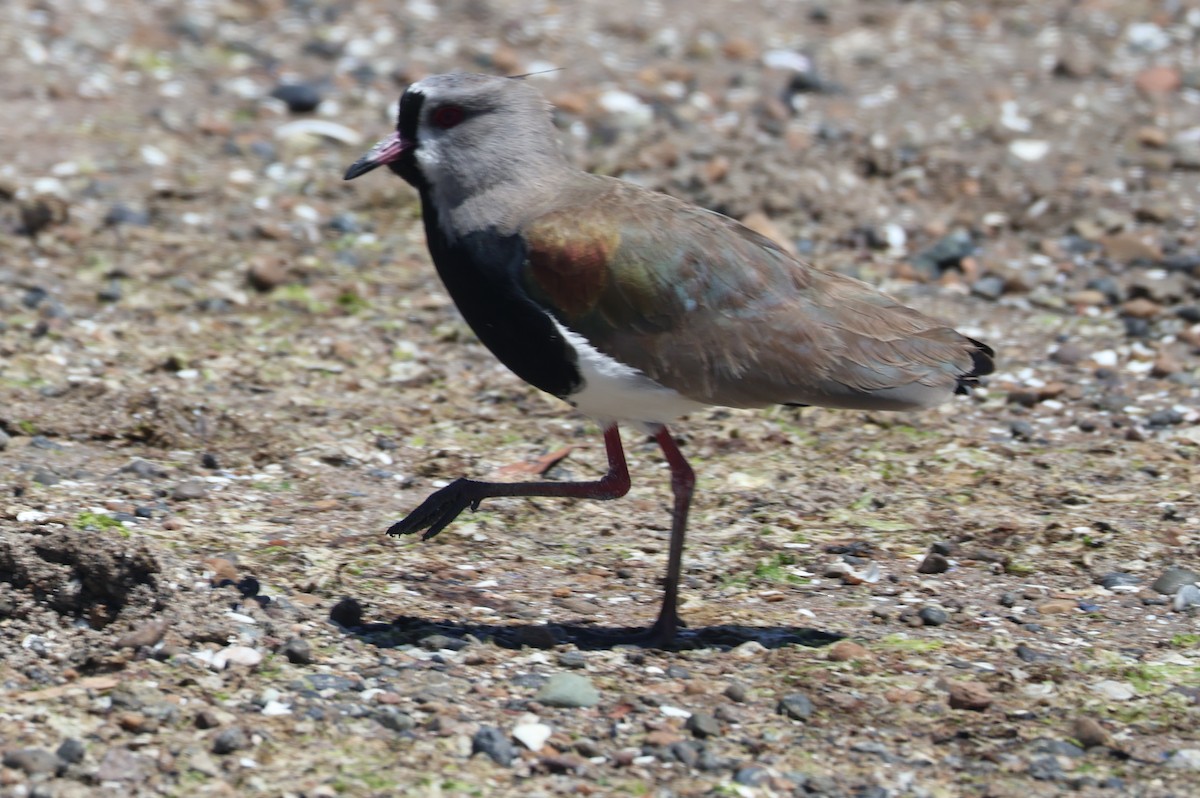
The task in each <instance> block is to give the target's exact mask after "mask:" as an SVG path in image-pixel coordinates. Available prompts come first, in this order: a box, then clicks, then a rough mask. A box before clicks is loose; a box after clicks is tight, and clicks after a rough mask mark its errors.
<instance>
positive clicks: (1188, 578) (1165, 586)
mask: <svg viewBox="0 0 1200 798" xmlns="http://www.w3.org/2000/svg"><path fill="white" fill-rule="evenodd" d="M1197 581H1200V574H1197V573H1196V572H1195V571H1193V570H1191V569H1189V568H1183V567H1181V566H1178V565H1172V566H1170V567H1169V568H1167V569H1166V570H1165V571H1163V572H1162V575H1161V576H1159V577H1158V579H1155V580H1154V584H1153V585H1151V586H1150V588H1151V589H1152V590H1154V591H1155V592H1157V593H1162V594H1163V595H1164V596H1172V595H1174V594H1175V593H1177V592H1178V591H1179V588H1181V587H1183V586H1184V585H1194V584H1195V583H1196V582H1197Z"/></svg>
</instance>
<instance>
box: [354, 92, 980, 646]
mask: <svg viewBox="0 0 1200 798" xmlns="http://www.w3.org/2000/svg"><path fill="white" fill-rule="evenodd" d="M383 165H387V166H388V168H390V169H391V170H392V171H393V172H395V173H396V174H398V175H399V176H400V177H402V178H404V179H405V180H406V181H408V182H409V183H411V184H412V185H413V186H414V187H415V188H416V189H417V191H418V192H419V193H420V197H421V207H422V212H423V217H424V221H425V235H426V238H427V240H428V244H429V252H430V255H431V256H432V257H433V263H434V266H435V267H436V268H437V271H438V274H439V275H440V276H441V279H442V282H443V283H445V285H446V289H447V290H448V291H449V293H450V296H451V297H452V298H453V299H454V302H455V304H456V305H458V309H459V310H460V311H461V312H462V315H463V317H464V318H465V319H466V321H467V324H469V325H470V326H471V329H472V330H474V331H475V334H476V335H477V336H479V339H480V340H481V341H482V342H483V344H484V345H485V346H487V348H488V349H490V350H491V351H492V354H494V355H495V356H496V357H498V358H499V359H500V360H501V362H503V363H504V365H506V366H508V368H509V369H511V370H512V371H513V372H515V373H516V375H517V376H518V377H520V378H521V379H523V380H525V381H526V382H528V383H531V384H532V385H534V386H536V387H538V388H540V389H542V390H543V391H546V392H547V393H551V394H554V395H555V396H557V397H559V398H561V399H563V400H565V401H567V402H569V403H570V404H571V405H573V406H574V407H576V408H578V409H579V410H580V411H581V412H583V413H586V414H587V415H589V416H591V417H592V418H594V419H595V420H597V421H598V422H599V423H600V425H601V426H602V427H603V429H604V443H605V446H606V448H607V452H608V473H607V474H605V475H604V477H603V478H601V479H599V480H597V481H595V482H530V483H519V484H509V483H494V482H478V481H475V480H469V479H458V480H456V481H455V482H453V483H451V484H450V485H447V486H446V487H444V488H442V489H440V490H438V491H437V492H435V493H434V494H433V495H431V496H430V497H429V498H428V499H426V500H425V501H424V503H422V504H421V506H420V507H418V508H417V509H416V510H414V511H413V512H412V513H410V514H409V516H408V517H407V518H405V519H404V520H402V521H399V522H398V523H396V524H394V525H393V526H392V527H391V529H389V530H388V534H391V535H407V534H411V533H414V532H419V531H421V530H424V535H423V538H424V539H426V540H427V539H429V538H431V537H433V536H434V535H436V534H437V533H438V532H440V531H442V530H443V529H444V528H445V527H446V525H447V524H449V523H450V522H451V521H453V520H454V519H455V518H456V517H458V515H459V513H461V512H462V511H463V510H465V509H466V508H468V507H470V508H472V509H474V508H476V507H478V506H479V503H480V502H481V501H483V500H484V499H487V498H491V497H493V496H570V497H575V498H587V499H615V498H618V497H620V496H623V495H625V493H626V492H627V491H628V490H629V471H628V469H627V467H626V465H625V454H624V451H623V450H622V448H621V437H620V434H619V433H618V431H617V424H618V423H619V422H622V421H625V422H631V423H633V424H636V425H639V426H641V427H643V428H645V429H647V430H649V431H650V432H652V434H653V435H654V437H655V439H656V440H657V441H658V445H659V446H660V447H662V451H663V454H664V455H665V456H666V460H667V463H668V464H669V465H670V468H671V488H672V490H673V492H674V497H675V507H674V514H673V516H672V524H671V545H670V552H669V555H668V560H667V574H666V584H665V590H664V594H663V601H662V609H661V610H660V612H659V614H658V620H657V621H655V623H654V625H653V626H652V627H650V629H649V630H648V631H647V632H646V633H645V635H644V636H643V639H644V640H645V641H646V642H648V643H652V644H657V645H666V644H669V643H670V642H671V641H672V640H673V639H674V636H675V633H676V630H677V628H678V626H679V617H678V615H677V613H676V599H677V594H678V590H679V576H680V560H681V555H682V553H683V539H684V531H685V528H686V526H687V515H688V506H689V504H690V502H691V498H692V491H693V487H694V485H695V477H694V475H693V473H692V469H691V467H690V466H689V465H688V463H687V460H686V459H685V458H684V456H683V454H682V452H680V451H679V447H678V446H677V445H676V443H675V441H674V439H673V438H672V437H671V433H670V432H668V431H667V427H666V425H667V424H668V423H670V422H673V421H674V420H675V419H677V418H678V417H679V416H681V415H683V414H685V413H688V412H690V411H693V410H696V409H698V408H701V407H704V406H706V405H722V406H725V407H763V406H766V405H772V404H786V405H821V406H824V407H837V408H851V409H859V410H912V409H916V408H924V407H931V406H933V405H936V404H938V403H940V402H942V401H944V400H946V399H948V398H949V397H950V396H951V395H953V394H955V393H965V392H967V390H968V389H969V387H970V386H971V385H973V384H975V383H976V382H977V380H978V377H979V376H980V375H983V374H989V373H991V371H992V355H993V353H992V350H991V349H990V348H989V347H988V346H987V345H986V344H983V343H980V342H979V341H975V340H973V339H971V338H967V337H965V336H963V335H960V334H959V333H957V332H955V331H954V330H953V329H951V328H950V327H948V326H946V325H945V324H944V323H942V322H940V321H936V320H934V319H930V318H928V317H926V316H923V315H922V314H920V313H918V312H917V311H915V310H912V309H910V308H907V307H904V306H903V305H901V304H899V303H898V302H896V300H894V299H892V298H891V297H888V296H886V295H884V294H881V293H879V292H878V291H876V290H875V289H874V288H872V287H871V286H869V285H867V284H866V283H863V282H860V281H858V280H854V279H851V278H849V277H845V276H842V275H840V274H835V273H830V272H824V271H820V270H818V269H816V268H813V267H812V266H810V265H808V264H807V263H804V262H802V261H799V260H797V259H796V258H794V257H792V256H791V255H789V254H788V253H787V252H785V251H784V250H782V249H781V248H780V247H779V246H778V245H776V244H775V243H774V242H772V241H770V240H768V239H767V238H764V237H763V236H761V235H759V234H757V233H755V232H753V231H751V230H749V229H748V228H746V227H743V226H742V225H741V224H739V223H738V222H736V221H734V220H732V219H729V218H727V217H725V216H722V215H720V214H717V213H714V212H712V211H707V210H704V209H703V208H698V207H696V206H694V205H689V204H687V203H685V202H682V201H680V200H677V199H674V198H672V197H669V196H667V195H665V194H658V193H654V192H651V191H647V190H645V189H642V188H640V187H638V186H635V185H633V184H632V183H627V182H624V181H621V180H616V179H612V178H608V177H601V176H598V175H592V174H588V173H586V172H583V171H580V170H579V169H577V168H575V167H573V166H572V165H571V164H570V163H568V162H567V160H566V158H565V157H564V156H563V154H562V153H561V152H560V150H559V147H558V139H557V135H556V130H555V127H554V125H553V123H552V121H551V117H550V113H549V106H548V104H547V102H546V100H545V99H544V98H543V97H542V96H541V95H540V94H539V93H538V92H537V91H536V90H535V89H534V88H533V87H532V86H530V85H529V83H528V82H526V81H524V80H521V79H516V78H504V77H492V76H486V75H474V74H450V75H437V76H435V77H429V78H425V79H424V80H421V81H420V82H418V83H414V84H413V85H411V86H409V88H408V90H407V91H405V92H404V95H403V96H402V97H401V98H400V112H399V120H398V124H397V127H396V132H395V133H393V134H392V135H391V136H389V137H387V138H386V139H384V140H382V141H380V142H379V143H378V144H376V145H375V147H374V148H373V149H372V150H371V151H370V152H369V153H367V154H366V155H365V156H364V157H363V158H361V159H360V160H359V161H357V162H356V163H355V164H354V165H353V166H351V167H350V168H349V169H348V170H347V171H346V175H345V179H346V180H352V179H354V178H356V177H359V176H361V175H364V174H366V173H367V172H369V171H371V170H372V169H375V168H376V167H379V166H383Z"/></svg>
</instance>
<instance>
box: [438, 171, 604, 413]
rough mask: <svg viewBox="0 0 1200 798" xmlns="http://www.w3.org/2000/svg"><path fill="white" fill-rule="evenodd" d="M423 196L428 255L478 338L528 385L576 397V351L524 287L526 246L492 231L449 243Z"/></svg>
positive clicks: (578, 383) (517, 238)
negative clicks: (522, 283)
mask: <svg viewBox="0 0 1200 798" xmlns="http://www.w3.org/2000/svg"><path fill="white" fill-rule="evenodd" d="M421 193H422V197H421V205H422V210H423V215H424V219H425V237H426V239H427V240H428V243H429V254H430V255H431V256H432V257H433V264H434V266H436V267H437V271H438V275H439V276H440V277H441V278H442V282H443V283H444V284H445V285H446V290H447V291H449V292H450V297H451V298H452V299H453V300H454V304H455V305H457V306H458V309H459V311H460V312H461V313H462V315H463V318H465V319H466V320H467V324H469V325H470V326H471V329H472V330H473V331H474V332H475V335H477V336H479V340H480V341H482V342H483V345H484V346H486V347H487V348H488V349H489V350H491V352H492V354H493V355H495V356H496V357H497V358H498V359H499V360H500V362H501V363H503V364H504V365H505V366H508V368H509V369H511V370H512V372H513V373H514V374H516V375H517V376H518V377H520V378H521V379H523V380H525V382H528V383H529V384H530V385H533V386H534V387H536V388H540V389H541V390H543V391H545V392H546V393H550V394H553V395H555V396H558V397H560V398H566V397H568V396H570V395H571V394H573V393H575V392H576V391H577V390H578V389H579V387H580V384H581V382H582V380H581V378H580V375H579V368H578V365H577V358H576V355H575V350H574V349H572V348H571V346H570V345H569V344H568V343H567V342H566V340H564V339H563V337H562V335H561V334H559V332H558V329H557V328H556V327H555V326H554V323H553V322H552V321H551V320H550V317H549V316H548V315H547V314H546V312H545V311H544V310H543V309H542V308H541V307H540V306H539V305H538V304H537V303H536V302H534V301H533V300H532V299H531V298H530V297H529V296H528V294H526V293H525V291H524V290H523V289H522V288H521V282H520V277H519V275H520V270H521V268H522V265H523V264H524V262H525V242H524V241H522V240H521V238H520V236H516V235H510V236H503V235H500V234H498V233H495V232H491V231H479V232H475V233H471V234H469V235H466V236H462V237H460V238H458V239H456V240H454V241H448V240H447V239H446V236H445V234H444V233H443V232H442V230H441V228H440V227H439V226H438V220H437V211H436V210H435V209H434V206H433V202H432V201H431V200H430V198H429V197H428V196H425V192H424V191H422V192H421Z"/></svg>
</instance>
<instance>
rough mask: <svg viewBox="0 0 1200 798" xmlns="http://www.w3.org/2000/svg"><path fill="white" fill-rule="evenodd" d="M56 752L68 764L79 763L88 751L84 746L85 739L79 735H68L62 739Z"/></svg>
mask: <svg viewBox="0 0 1200 798" xmlns="http://www.w3.org/2000/svg"><path fill="white" fill-rule="evenodd" d="M55 753H56V754H58V758H59V759H61V760H62V761H64V762H66V763H67V764H69V765H77V764H79V763H80V762H82V761H83V756H84V754H85V753H87V749H86V748H85V747H84V744H83V740H80V739H79V738H77V737H68V738H67V739H65V740H63V741H62V743H61V744H60V745H59V746H58V750H57V751H55Z"/></svg>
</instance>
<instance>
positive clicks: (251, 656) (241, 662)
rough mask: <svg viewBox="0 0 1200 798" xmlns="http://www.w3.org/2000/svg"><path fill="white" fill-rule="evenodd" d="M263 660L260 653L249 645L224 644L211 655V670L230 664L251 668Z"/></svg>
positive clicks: (220, 668)
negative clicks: (223, 646) (224, 645)
mask: <svg viewBox="0 0 1200 798" xmlns="http://www.w3.org/2000/svg"><path fill="white" fill-rule="evenodd" d="M262 660H263V655H262V653H261V652H260V651H259V650H258V649H256V648H251V647H250V646H226V647H225V648H223V649H221V650H220V651H218V652H217V653H216V654H215V655H213V659H212V667H213V670H218V671H221V670H225V668H226V667H228V666H230V665H238V666H240V667H243V668H253V667H254V666H255V665H257V664H259V663H260V662H262Z"/></svg>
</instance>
